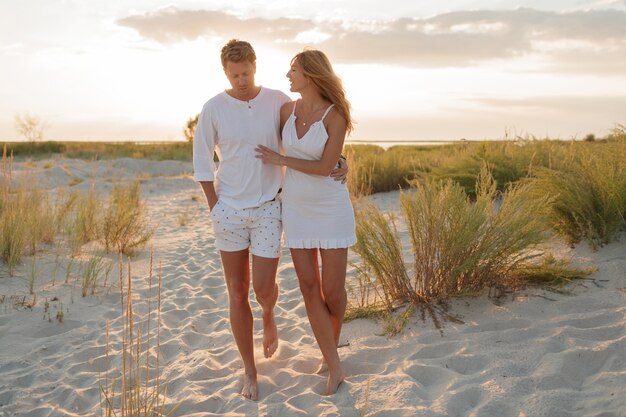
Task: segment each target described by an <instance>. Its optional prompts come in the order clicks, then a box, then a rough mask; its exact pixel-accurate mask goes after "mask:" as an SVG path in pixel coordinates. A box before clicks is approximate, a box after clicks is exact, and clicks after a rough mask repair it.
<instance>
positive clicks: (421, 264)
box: [354, 165, 592, 330]
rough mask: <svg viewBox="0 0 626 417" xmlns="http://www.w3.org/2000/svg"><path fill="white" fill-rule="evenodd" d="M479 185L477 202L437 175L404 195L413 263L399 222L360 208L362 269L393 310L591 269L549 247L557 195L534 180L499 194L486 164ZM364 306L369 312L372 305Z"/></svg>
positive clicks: (397, 319)
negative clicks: (556, 256)
mask: <svg viewBox="0 0 626 417" xmlns="http://www.w3.org/2000/svg"><path fill="white" fill-rule="evenodd" d="M476 190H477V191H476V198H475V200H472V199H470V197H469V196H468V195H467V193H466V192H465V191H464V188H463V187H462V186H461V185H460V184H458V183H456V182H454V181H452V180H450V179H447V180H435V179H432V178H431V179H428V180H423V181H415V182H414V183H413V184H412V187H411V188H410V189H409V190H406V191H404V192H402V194H401V196H400V203H401V208H402V214H403V220H404V223H405V224H406V226H407V230H408V231H407V233H408V236H409V240H410V245H411V249H412V254H413V265H412V267H411V266H409V265H407V264H406V263H405V261H404V259H403V246H402V243H401V239H400V236H399V234H398V232H397V229H396V226H395V223H396V222H397V220H394V219H393V218H391V217H390V216H389V215H385V214H383V213H382V212H380V210H378V209H377V208H376V207H374V206H373V205H371V204H369V205H365V206H364V207H361V208H359V209H358V211H357V217H356V219H357V221H356V223H357V224H356V230H357V238H358V242H357V244H356V245H355V246H354V250H355V251H356V252H357V253H358V254H359V255H360V257H361V259H362V263H363V266H361V269H362V270H366V271H370V272H371V274H372V276H373V277H374V279H375V280H376V283H377V284H376V285H377V287H378V288H379V289H380V291H382V292H383V296H382V299H383V300H384V302H385V305H386V307H387V310H388V311H390V310H391V308H390V307H391V306H393V305H397V304H398V303H406V302H408V303H410V304H420V303H432V302H435V301H438V300H443V299H446V298H449V297H451V296H457V295H469V294H477V293H478V292H479V291H481V290H482V289H483V288H485V287H495V286H499V287H516V286H519V285H524V284H526V283H528V282H545V283H553V282H554V281H555V280H566V279H568V278H571V277H581V276H585V275H587V274H589V273H590V272H592V271H591V270H580V269H575V268H571V267H570V266H569V265H568V264H567V263H566V262H555V261H552V260H551V259H550V258H549V257H548V253H547V252H545V251H542V249H541V245H542V244H546V243H548V241H549V239H550V238H551V233H550V228H549V226H548V222H547V219H548V216H549V212H550V210H551V206H552V203H553V199H552V197H550V196H549V195H543V196H542V197H541V198H538V197H536V196H533V189H532V183H530V182H520V183H516V184H512V185H509V187H507V189H506V190H505V191H504V192H500V191H498V187H497V183H496V182H495V180H494V179H493V177H492V175H491V172H490V170H489V167H488V166H487V165H484V166H483V168H482V170H481V173H480V175H479V177H478V183H477V186H476ZM531 196H533V198H531ZM361 304H362V303H361ZM358 307H359V308H360V310H361V311H364V310H365V308H366V305H360V306H358ZM402 317H404V316H402V315H400V316H398V315H395V316H391V317H390V319H391V321H389V323H388V324H389V326H391V327H390V330H393V329H395V328H396V325H397V324H398V323H403V322H405V319H403V318H402Z"/></svg>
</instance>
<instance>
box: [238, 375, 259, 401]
mask: <svg viewBox="0 0 626 417" xmlns="http://www.w3.org/2000/svg"><path fill="white" fill-rule="evenodd" d="M241 395H243V397H244V398H247V399H249V400H252V401H256V400H258V395H257V384H256V375H248V374H246V373H244V374H243V388H242V389H241Z"/></svg>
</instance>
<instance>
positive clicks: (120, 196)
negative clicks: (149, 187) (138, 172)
mask: <svg viewBox="0 0 626 417" xmlns="http://www.w3.org/2000/svg"><path fill="white" fill-rule="evenodd" d="M102 234H103V240H104V244H105V247H106V250H107V251H110V250H111V249H115V250H116V251H118V252H122V253H124V254H127V255H129V254H132V253H133V252H134V251H136V250H139V249H140V248H142V247H143V246H144V245H145V244H146V243H147V242H148V240H149V239H150V237H151V236H152V230H151V229H150V227H149V225H148V218H147V209H146V206H145V203H144V202H143V201H142V200H141V193H140V185H139V181H134V182H133V183H130V184H123V183H119V182H114V183H113V188H112V189H111V194H110V195H109V200H108V203H107V206H106V209H105V213H104V221H103V224H102Z"/></svg>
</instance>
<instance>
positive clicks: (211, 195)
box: [200, 181, 217, 210]
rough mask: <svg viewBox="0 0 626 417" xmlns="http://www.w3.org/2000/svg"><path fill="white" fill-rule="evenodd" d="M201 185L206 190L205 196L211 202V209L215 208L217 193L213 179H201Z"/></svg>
mask: <svg viewBox="0 0 626 417" xmlns="http://www.w3.org/2000/svg"><path fill="white" fill-rule="evenodd" d="M200 186H201V187H202V191H204V196H205V197H206V201H207V203H208V204H209V209H210V210H213V207H215V204H217V194H216V193H215V187H214V186H213V181H200Z"/></svg>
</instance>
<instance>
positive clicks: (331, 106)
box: [294, 103, 335, 121]
mask: <svg viewBox="0 0 626 417" xmlns="http://www.w3.org/2000/svg"><path fill="white" fill-rule="evenodd" d="M334 106H335V104H334V103H333V104H331V105H330V106H328V108H327V109H326V111H325V112H324V115H323V116H322V119H321V121H324V119H325V118H326V115H327V114H328V112H329V111H330V109H332V108H333V107H334ZM294 108H295V106H294Z"/></svg>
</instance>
